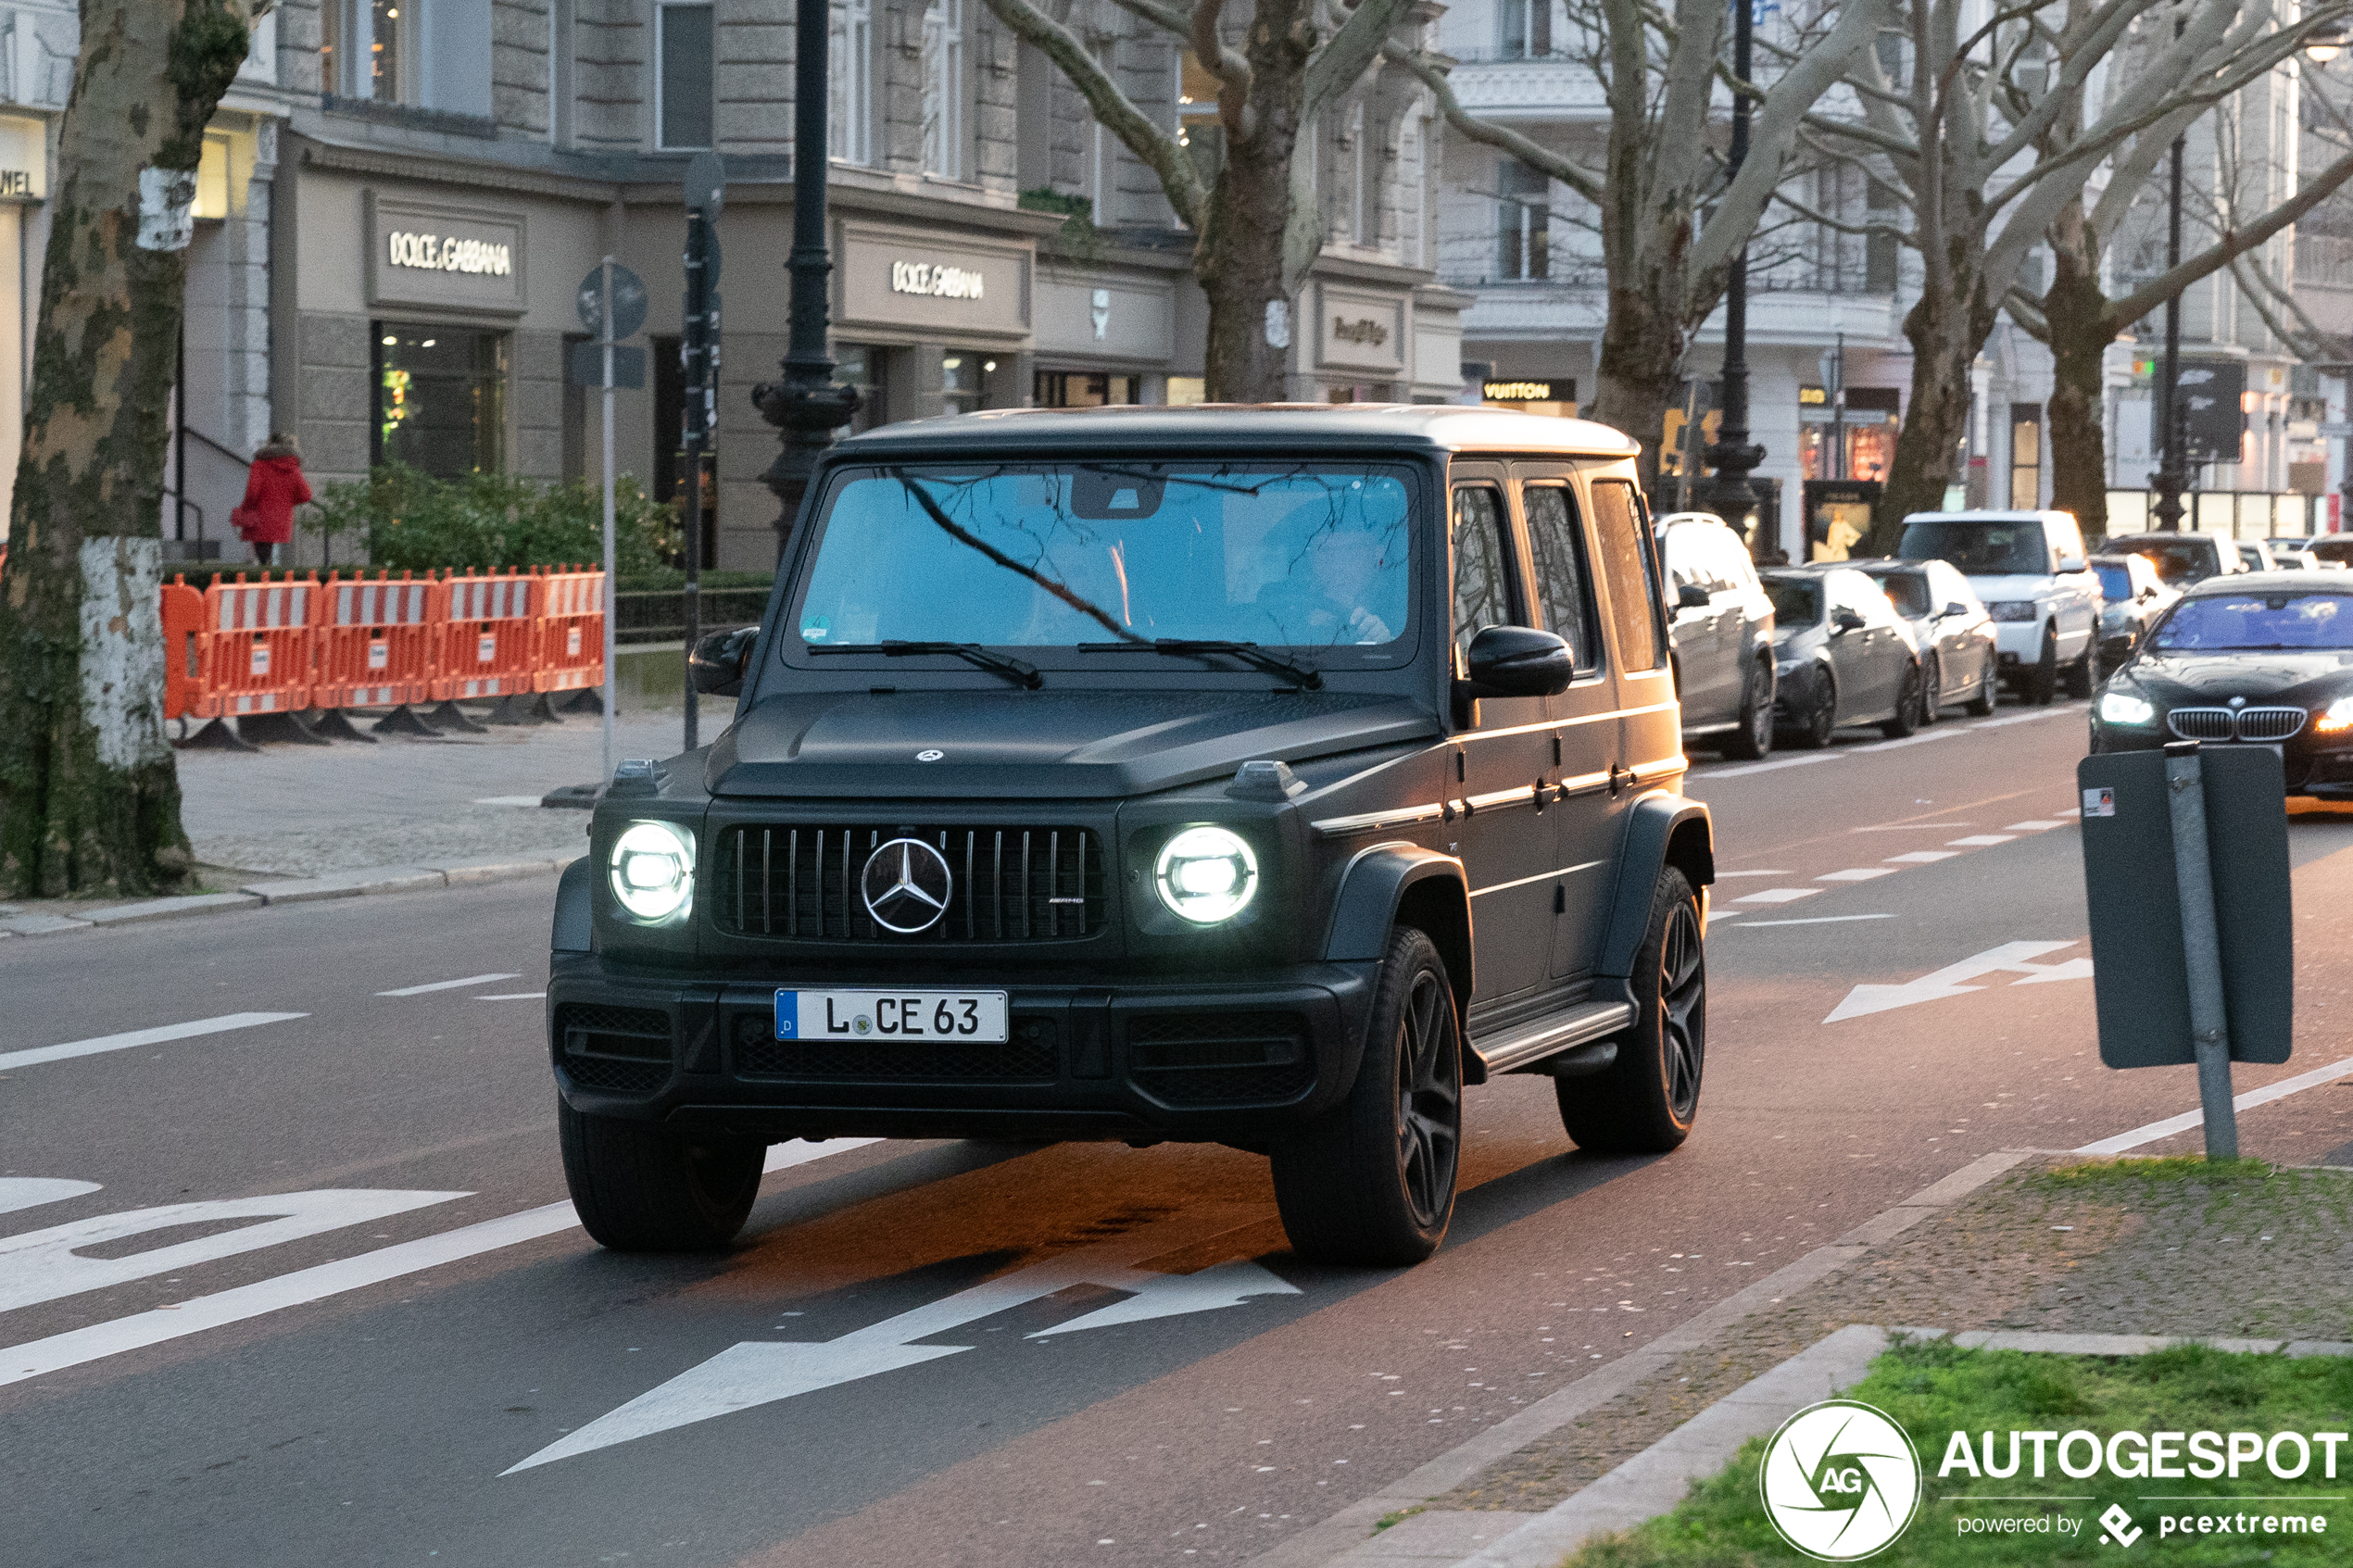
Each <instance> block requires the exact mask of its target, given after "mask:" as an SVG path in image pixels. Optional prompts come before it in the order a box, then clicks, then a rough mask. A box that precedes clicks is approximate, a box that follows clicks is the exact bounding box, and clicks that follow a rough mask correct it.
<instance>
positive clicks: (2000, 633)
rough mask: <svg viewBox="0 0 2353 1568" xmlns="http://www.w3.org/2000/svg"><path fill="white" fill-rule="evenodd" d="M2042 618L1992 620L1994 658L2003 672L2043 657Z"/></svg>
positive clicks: (2035, 661)
mask: <svg viewBox="0 0 2353 1568" xmlns="http://www.w3.org/2000/svg"><path fill="white" fill-rule="evenodd" d="M2043 626H2044V618H2042V617H2040V616H2038V617H2036V618H2035V619H2034V620H2032V621H1995V622H1994V658H1995V659H1997V660H1998V661H1999V662H2000V664H2001V666H2002V669H2003V671H2005V672H2007V671H2015V670H2016V669H2018V667H2019V666H2020V665H2029V666H2031V665H2033V664H2036V663H2039V662H2040V661H2041V659H2042V658H2043Z"/></svg>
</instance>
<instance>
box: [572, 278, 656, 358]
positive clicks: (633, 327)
mask: <svg viewBox="0 0 2353 1568" xmlns="http://www.w3.org/2000/svg"><path fill="white" fill-rule="evenodd" d="M578 304H579V307H580V324H581V325H582V326H584V327H586V328H587V329H588V331H589V332H591V333H592V334H601V333H602V332H604V330H605V269H604V266H603V264H602V263H599V264H598V265H597V266H594V267H591V268H589V269H588V275H587V276H586V277H585V278H583V279H581V280H580V298H579V301H578ZM645 324H646V285H645V282H644V280H642V279H640V278H639V277H638V276H637V274H636V273H635V272H632V271H631V270H629V269H628V268H626V267H623V265H621V263H619V262H618V261H616V262H614V263H613V265H612V336H613V341H614V342H616V343H618V342H619V341H620V340H621V339H623V338H625V337H634V336H635V335H636V332H637V329H638V328H640V327H642V326H644V325H645Z"/></svg>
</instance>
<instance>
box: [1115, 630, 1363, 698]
mask: <svg viewBox="0 0 2353 1568" xmlns="http://www.w3.org/2000/svg"><path fill="white" fill-rule="evenodd" d="M1077 651H1078V652H1080V653H1136V652H1139V651H1140V652H1145V653H1173V654H1176V655H1178V656H1179V657H1181V658H1188V659H1200V658H1202V657H1203V656H1205V655H1208V654H1217V653H1222V654H1225V655H1227V657H1228V658H1232V659H1240V660H1241V661H1242V662H1243V663H1244V664H1247V665H1249V666H1250V667H1251V668H1252V669H1253V670H1264V671H1266V673H1268V674H1269V675H1279V676H1281V677H1282V678H1283V679H1285V680H1287V681H1290V682H1291V683H1292V684H1296V685H1298V686H1300V687H1302V688H1303V689H1305V690H1307V691H1311V692H1313V691H1321V690H1322V689H1323V686H1324V677H1323V676H1322V675H1321V674H1319V673H1317V672H1316V670H1315V666H1314V665H1312V664H1309V663H1307V662H1305V661H1304V660H1302V659H1291V658H1289V657H1287V656H1285V655H1283V654H1279V653H1270V652H1268V651H1267V650H1266V649H1265V648H1263V647H1260V646H1258V645H1257V644H1256V643H1236V642H1227V641H1226V640H1224V639H1222V638H1217V637H1160V638H1156V639H1154V640H1153V641H1151V642H1149V643H1147V642H1140V641H1139V642H1133V643H1081V644H1079V645H1078V649H1077Z"/></svg>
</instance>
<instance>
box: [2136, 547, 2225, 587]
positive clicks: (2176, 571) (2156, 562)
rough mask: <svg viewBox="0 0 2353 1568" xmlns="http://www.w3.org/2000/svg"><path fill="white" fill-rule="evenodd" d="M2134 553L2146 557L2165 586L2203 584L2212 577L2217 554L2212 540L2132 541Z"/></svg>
mask: <svg viewBox="0 0 2353 1568" xmlns="http://www.w3.org/2000/svg"><path fill="white" fill-rule="evenodd" d="M2132 549H2133V554H2134V555H2136V556H2146V557H2147V558H2148V561H2149V564H2150V565H2151V566H2153V567H2155V568H2157V574H2158V576H2159V577H2161V578H2163V579H2164V580H2165V581H2166V582H2168V583H2202V582H2204V581H2205V580H2206V579H2207V578H2208V577H2211V576H2213V575H2214V574H2215V571H2216V570H2217V567H2218V565H2219V560H2220V554H2221V553H2220V552H2219V551H2218V550H2216V549H2215V547H2214V541H2213V540H2211V539H2156V540H2141V539H2135V540H2133V544H2132Z"/></svg>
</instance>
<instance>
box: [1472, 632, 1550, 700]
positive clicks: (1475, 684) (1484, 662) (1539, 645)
mask: <svg viewBox="0 0 2353 1568" xmlns="http://www.w3.org/2000/svg"><path fill="white" fill-rule="evenodd" d="M1467 662H1468V663H1469V665H1470V680H1469V681H1468V682H1466V683H1465V684H1466V685H1467V686H1468V687H1469V688H1470V689H1469V691H1468V692H1467V693H1466V695H1467V696H1473V697H1482V696H1553V695H1554V694H1555V693H1558V692H1565V691H1567V689H1568V684H1569V682H1571V681H1573V680H1575V679H1576V678H1577V659H1576V658H1575V656H1573V655H1572V654H1570V652H1569V651H1568V645H1567V643H1565V642H1563V641H1561V640H1560V638H1558V637H1557V636H1554V634H1553V633H1550V632H1539V631H1537V630H1536V629H1535V628H1534V627H1532V626H1486V627H1481V628H1480V629H1479V633H1478V636H1476V637H1473V638H1472V639H1471V646H1470V651H1469V654H1468V658H1467Z"/></svg>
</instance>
